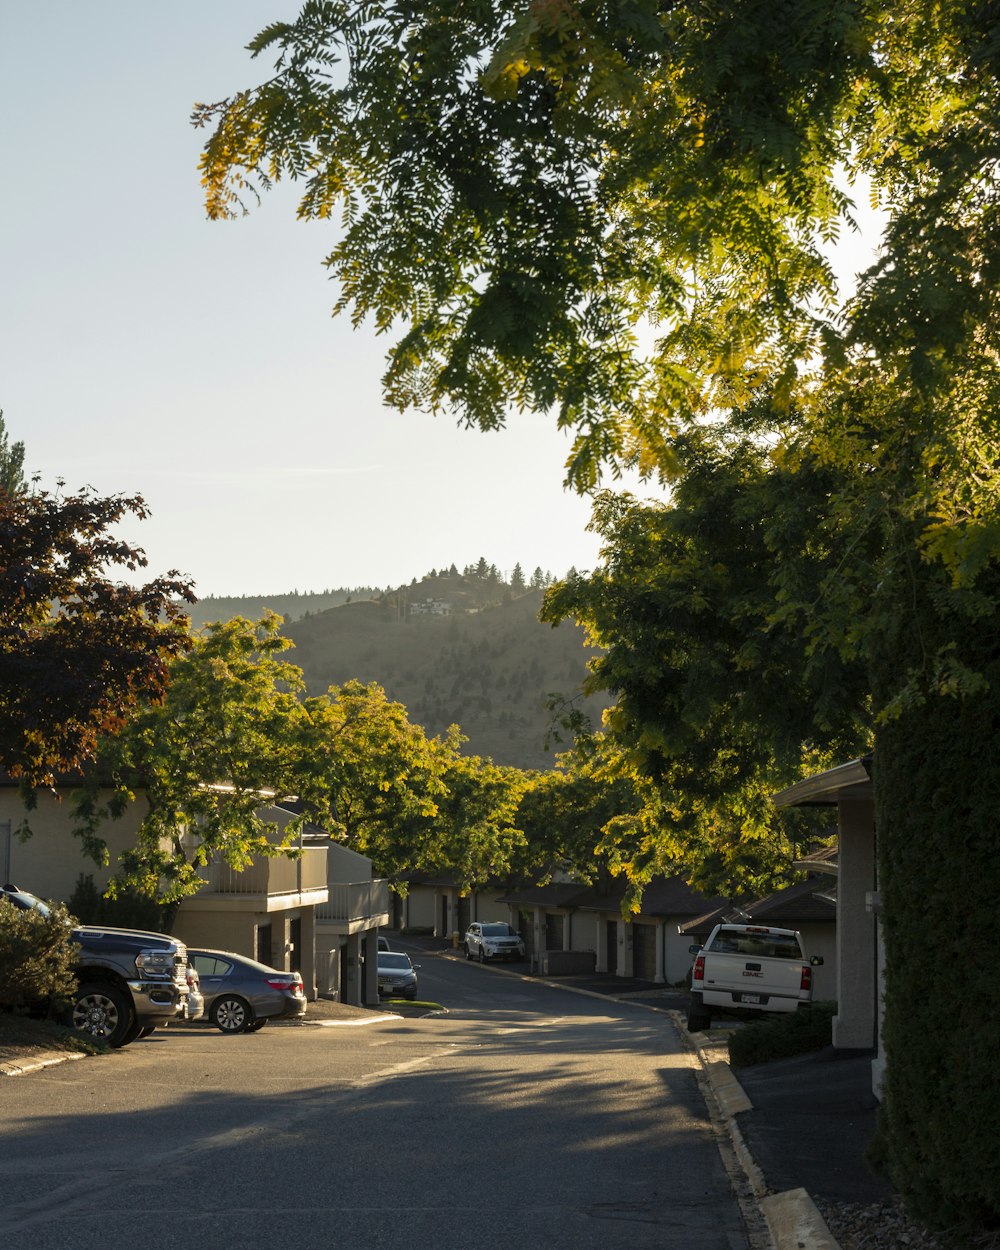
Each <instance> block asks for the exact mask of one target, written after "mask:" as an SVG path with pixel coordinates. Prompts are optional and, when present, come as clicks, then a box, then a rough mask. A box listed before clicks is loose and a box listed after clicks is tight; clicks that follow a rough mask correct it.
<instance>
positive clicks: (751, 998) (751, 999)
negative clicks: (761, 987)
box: [742, 994, 760, 1003]
mask: <svg viewBox="0 0 1000 1250" xmlns="http://www.w3.org/2000/svg"><path fill="white" fill-rule="evenodd" d="M742 1001H743V1002H745V1003H759V1002H760V995H759V994H744V995H743V1000H742Z"/></svg>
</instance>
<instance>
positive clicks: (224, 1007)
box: [212, 995, 253, 1033]
mask: <svg viewBox="0 0 1000 1250" xmlns="http://www.w3.org/2000/svg"><path fill="white" fill-rule="evenodd" d="M212 1023H213V1024H214V1025H215V1027H216V1028H217V1029H219V1030H221V1031H222V1032H223V1033H245V1032H246V1031H247V1030H248V1029H249V1028H250V1026H251V1025H252V1024H253V1012H252V1011H251V1010H250V1004H249V1003H248V1002H247V1001H246V999H244V998H237V997H236V996H235V995H226V996H225V997H223V998H217V999H216V1000H215V1002H214V1003H213V1004H212Z"/></svg>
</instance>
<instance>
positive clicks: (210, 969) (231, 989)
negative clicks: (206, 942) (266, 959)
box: [188, 947, 306, 1033]
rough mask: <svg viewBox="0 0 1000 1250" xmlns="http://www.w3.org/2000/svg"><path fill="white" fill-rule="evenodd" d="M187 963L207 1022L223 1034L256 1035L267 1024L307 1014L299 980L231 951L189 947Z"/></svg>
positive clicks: (292, 973)
mask: <svg viewBox="0 0 1000 1250" xmlns="http://www.w3.org/2000/svg"><path fill="white" fill-rule="evenodd" d="M188 961H189V962H190V963H191V965H192V966H193V967H194V968H195V969H196V971H197V973H198V977H199V979H200V981H201V994H202V998H203V999H204V1001H205V1013H206V1015H207V1016H208V1019H209V1020H210V1021H211V1022H212V1024H214V1025H215V1027H216V1028H217V1029H220V1030H221V1031H222V1032H223V1033H256V1032H257V1030H258V1029H262V1028H263V1027H264V1025H265V1024H267V1022H268V1020H289V1019H300V1018H301V1017H302V1016H304V1015H305V1014H306V996H305V991H304V988H303V985H302V977H301V976H300V975H299V974H298V973H297V972H282V971H280V970H279V969H278V968H269V967H268V966H267V964H261V963H258V962H257V960H256V959H249V958H248V957H247V956H246V955H237V954H235V953H234V952H233V951H211V950H196V949H192V948H191V947H188Z"/></svg>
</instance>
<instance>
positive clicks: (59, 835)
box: [0, 786, 146, 902]
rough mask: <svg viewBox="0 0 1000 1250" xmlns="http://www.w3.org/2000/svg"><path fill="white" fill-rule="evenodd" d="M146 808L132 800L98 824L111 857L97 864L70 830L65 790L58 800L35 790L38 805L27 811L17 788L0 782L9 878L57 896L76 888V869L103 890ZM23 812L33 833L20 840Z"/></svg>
mask: <svg viewBox="0 0 1000 1250" xmlns="http://www.w3.org/2000/svg"><path fill="white" fill-rule="evenodd" d="M109 794H110V792H109ZM105 797H107V796H105ZM145 813H146V803H145V801H142V800H140V801H137V802H136V803H134V804H133V805H132V806H131V807H130V808H129V809H128V811H126V813H125V815H124V816H123V817H122V818H121V819H120V820H116V821H112V822H109V823H108V824H106V825H105V826H104V827H103V828H102V830H101V834H102V836H103V837H104V839H105V841H106V842H107V843H108V852H109V857H110V863H109V865H108V867H106V868H102V867H100V866H99V865H97V864H95V863H94V861H93V860H91V859H87V858H85V857H84V855H83V848H82V844H81V843H80V840H79V839H78V838H77V837H75V836H74V835H73V832H72V827H73V809H72V806H71V804H70V799H69V792H68V791H67V792H66V794H65V795H64V797H63V798H62V799H61V800H59V799H56V798H55V796H53V795H52V794H49V793H46V792H44V791H42V792H40V793H39V795H38V806H37V807H36V808H35V809H34V810H33V811H30V812H28V811H26V810H25V807H24V804H23V803H22V801H21V798H20V796H19V794H18V792H17V790H16V789H14V788H13V787H7V786H4V787H2V788H0V823H2V822H5V821H7V820H9V821H10V822H11V829H12V836H11V838H10V850H9V855H10V869H9V872H8V874H7V875H8V879H9V880H10V881H12V882H14V884H15V885H19V886H20V887H21V888H22V889H23V890H30V891H31V893H32V894H37V895H38V896H39V897H40V898H51V899H56V900H59V901H62V902H65V901H66V900H67V899H68V898H69V897H70V895H71V894H72V893H73V891H74V890H75V889H76V883H77V879H78V878H79V876H80V874H81V873H84V874H86V875H90V876H92V877H93V878H94V884H95V885H96V886H97V888H98V889H99V890H103V889H104V887H105V886H106V885H107V883H108V881H109V880H110V879H111V877H112V875H113V873H114V870H115V867H116V865H117V863H118V860H119V859H120V857H121V854H122V852H123V851H124V850H126V849H128V848H129V847H131V846H132V845H134V843H135V835H136V832H137V830H138V828H139V824H140V823H141V821H142V818H143V816H144V815H145ZM26 817H27V821H28V824H29V825H30V827H31V830H32V836H31V837H30V838H28V839H27V841H21V839H20V838H19V837H18V836H17V832H16V831H17V829H18V827H19V826H20V825H21V823H22V821H24V819H25V818H26ZM0 836H3V835H0Z"/></svg>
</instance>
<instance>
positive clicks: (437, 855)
mask: <svg viewBox="0 0 1000 1250" xmlns="http://www.w3.org/2000/svg"><path fill="white" fill-rule="evenodd" d="M280 627H281V618H280V617H278V616H276V615H274V614H273V613H271V614H268V615H266V616H265V617H263V618H262V619H261V620H260V621H256V622H253V621H248V620H245V619H243V618H239V617H237V618H234V619H232V620H230V621H227V622H225V623H220V624H215V625H211V626H208V627H207V628H206V629H204V630H202V631H200V632H199V633H198V634H196V635H195V636H194V637H193V639H192V641H191V647H190V650H189V651H188V652H187V654H185V655H183V656H179V657H178V658H177V659H176V660H175V661H174V662H173V664H172V666H171V672H170V681H169V684H168V686H167V689H166V691H165V694H164V697H163V698H162V700H161V701H160V702H159V703H156V704H149V705H147V706H145V707H143V708H142V709H141V710H140V711H139V712H138V713H137V714H136V715H134V716H133V717H132V718H131V719H130V720H129V721H128V722H127V723H126V724H125V725H124V726H123V727H122V729H121V730H120V731H119V732H118V733H116V734H114V735H109V736H107V737H106V738H104V739H103V740H102V742H101V746H100V753H99V757H98V761H97V765H96V767H94V768H91V769H89V770H87V773H86V775H85V777H84V782H83V785H82V786H81V787H80V789H79V790H78V791H77V793H76V795H75V798H74V803H75V809H76V816H77V830H76V831H77V833H78V835H79V836H80V837H81V839H82V841H83V845H84V849H85V851H86V852H87V853H88V854H89V855H90V857H91V858H93V859H94V860H95V861H96V862H97V863H100V864H106V863H107V862H108V851H107V845H106V842H105V839H104V836H103V835H104V829H105V825H106V822H107V821H108V820H109V819H113V818H115V817H118V816H120V815H122V813H123V812H124V811H125V810H126V809H127V808H128V807H129V806H130V805H131V804H132V803H134V802H135V801H136V799H137V798H140V799H141V801H142V802H143V804H144V814H143V818H142V821H141V824H140V827H139V832H138V836H137V839H136V842H135V844H134V846H133V847H131V848H129V849H128V850H127V851H126V852H125V853H124V855H123V856H122V859H121V862H120V863H119V864H118V865H116V871H115V876H114V879H113V882H112V885H111V889H112V891H113V892H119V891H121V890H124V889H134V890H136V891H138V892H139V893H140V894H143V895H146V896H149V897H152V898H156V899H159V900H161V901H164V902H176V901H177V900H179V899H181V898H183V897H185V896H186V895H189V894H193V893H195V892H196V891H197V890H198V889H200V888H201V884H202V879H201V875H200V873H199V869H201V868H203V867H204V866H205V865H206V864H208V863H209V862H210V861H212V860H214V859H219V860H221V861H224V862H225V863H228V864H229V865H230V866H232V867H233V868H236V869H244V868H246V867H247V866H248V864H249V863H250V862H251V860H252V859H253V858H254V857H255V856H276V855H281V854H288V853H292V854H294V852H295V849H296V847H297V845H298V834H299V831H300V830H301V828H302V826H303V825H304V824H305V823H306V822H307V821H312V822H314V823H315V824H316V825H318V826H319V827H321V828H323V829H325V830H326V831H327V832H328V833H329V834H330V836H331V837H333V838H335V839H336V840H338V841H342V842H345V843H346V844H347V845H349V846H351V847H352V848H353V849H355V850H357V851H359V852H360V853H361V854H363V855H366V856H368V857H370V858H371V860H372V862H373V865H374V868H375V871H376V872H377V873H381V874H383V875H392V876H397V875H399V874H405V873H406V872H407V871H412V870H425V871H445V872H452V873H454V874H455V875H456V877H457V878H458V879H459V880H460V882H461V883H462V884H463V885H465V886H466V887H467V888H468V887H470V886H472V885H474V884H477V883H481V882H482V881H484V880H486V879H487V878H489V877H492V876H495V875H497V874H501V875H502V874H503V873H505V872H507V871H508V870H509V867H510V864H511V861H512V859H513V858H514V856H515V855H516V854H517V853H518V851H519V850H520V847H521V842H522V838H521V835H520V833H519V831H518V830H517V828H516V826H515V824H514V815H515V813H516V810H517V801H518V798H519V797H520V793H521V788H522V785H523V782H522V780H521V774H520V773H519V771H518V770H516V769H504V768H501V767H499V766H497V765H495V764H493V763H492V761H489V760H483V759H479V758H477V757H471V756H463V755H462V754H461V752H460V744H461V738H460V736H459V734H458V732H457V730H453V731H452V732H451V733H449V734H448V735H445V736H444V737H442V738H428V737H427V736H426V735H425V734H424V732H423V730H422V729H421V728H420V727H419V726H418V725H414V724H412V723H411V722H410V721H409V719H408V718H407V715H406V709H405V708H404V707H403V706H402V704H400V703H394V702H392V701H391V700H389V699H388V698H387V697H386V694H385V691H384V690H383V689H382V688H381V687H380V686H378V685H377V684H375V683H371V684H369V685H365V684H363V683H361V682H357V681H352V682H347V683H345V684H344V685H343V686H340V687H337V686H333V687H331V688H330V689H329V690H328V691H327V692H326V693H325V694H323V695H319V696H312V697H308V698H305V697H303V695H304V689H305V683H304V681H303V677H302V671H301V669H299V668H298V667H297V666H296V665H295V664H293V663H290V662H289V660H288V659H287V657H286V656H285V652H286V651H287V650H288V649H289V648H290V647H291V646H292V644H291V641H290V640H289V639H288V638H286V637H284V636H282V634H281V632H280ZM272 802H273V803H278V804H281V803H286V804H288V805H290V809H291V810H292V811H294V813H295V816H294V818H293V819H292V820H290V821H288V822H286V823H284V824H283V828H282V829H280V830H279V829H278V827H277V824H276V823H275V822H274V821H268V819H267V816H266V813H264V809H266V808H267V806H268V805H270V804H271V803H272Z"/></svg>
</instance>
